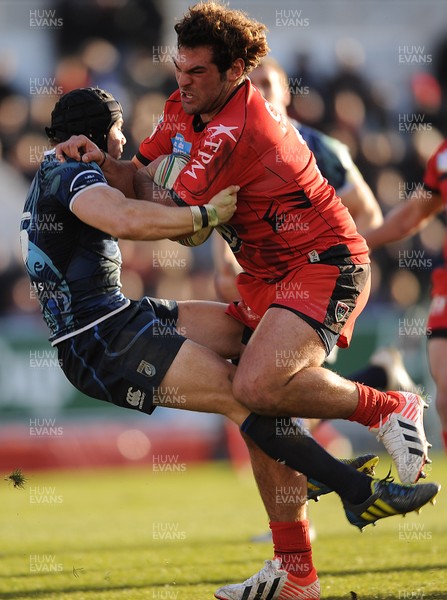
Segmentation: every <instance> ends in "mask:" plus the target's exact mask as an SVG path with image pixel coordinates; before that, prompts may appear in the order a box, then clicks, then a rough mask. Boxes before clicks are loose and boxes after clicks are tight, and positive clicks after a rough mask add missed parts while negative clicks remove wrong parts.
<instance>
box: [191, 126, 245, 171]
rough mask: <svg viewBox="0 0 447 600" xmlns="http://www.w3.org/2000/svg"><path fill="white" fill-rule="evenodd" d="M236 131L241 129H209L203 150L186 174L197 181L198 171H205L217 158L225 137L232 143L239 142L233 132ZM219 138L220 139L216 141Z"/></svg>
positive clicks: (217, 127)
mask: <svg viewBox="0 0 447 600" xmlns="http://www.w3.org/2000/svg"><path fill="white" fill-rule="evenodd" d="M234 129H239V127H236V126H235V127H227V126H225V125H222V124H221V125H214V126H213V127H208V132H209V133H210V134H209V135H208V136H207V138H206V139H205V141H204V142H203V146H202V148H201V149H200V150H199V151H198V152H197V157H196V158H194V160H192V161H191V163H190V164H189V168H188V169H185V171H184V173H185V174H186V175H189V176H190V177H192V178H193V179H197V173H196V171H204V170H205V166H206V165H209V163H210V162H211V161H212V160H213V158H214V157H215V156H216V153H217V152H218V151H219V148H220V147H221V145H222V142H223V141H224V140H223V137H222V136H224V135H225V136H227V137H229V138H230V139H231V140H232V141H234V142H237V139H236V138H235V137H234V135H233V133H232V131H233V130H234ZM214 138H218V139H214Z"/></svg>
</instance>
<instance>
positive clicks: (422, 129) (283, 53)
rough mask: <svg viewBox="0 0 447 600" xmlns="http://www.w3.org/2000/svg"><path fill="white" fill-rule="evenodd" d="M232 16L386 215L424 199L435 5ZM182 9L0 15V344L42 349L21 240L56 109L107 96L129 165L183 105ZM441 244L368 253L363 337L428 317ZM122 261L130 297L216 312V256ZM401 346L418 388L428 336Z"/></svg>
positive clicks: (242, 4) (39, 9)
mask: <svg viewBox="0 0 447 600" xmlns="http://www.w3.org/2000/svg"><path fill="white" fill-rule="evenodd" d="M229 4H230V6H232V7H234V8H240V9H242V10H245V11H246V12H248V13H249V14H250V16H252V17H254V18H256V19H258V20H260V21H262V22H264V23H265V24H266V25H267V26H268V28H269V33H268V39H269V44H270V47H271V50H272V55H273V56H274V57H275V58H277V59H278V60H279V61H280V62H281V63H282V64H283V66H284V67H285V69H286V71H287V73H288V76H289V87H290V90H291V92H292V95H293V102H292V104H291V106H290V115H291V116H293V117H295V118H297V119H299V120H300V121H301V122H303V123H305V124H308V125H311V126H313V127H315V128H318V129H321V130H322V131H324V132H326V133H328V134H330V135H332V136H334V137H336V138H339V139H340V140H342V141H343V142H344V143H345V144H347V145H348V147H349V149H350V151H351V154H352V157H353V159H354V161H355V162H356V164H357V166H358V167H359V168H360V170H361V172H362V174H363V176H364V178H365V179H366V181H367V182H368V183H369V185H370V186H371V188H372V189H373V191H374V193H375V194H376V196H377V198H378V201H379V203H380V205H381V207H382V210H383V212H384V213H386V212H387V211H388V210H390V208H392V207H393V206H394V205H396V204H397V203H399V202H404V201H405V200H406V198H408V196H409V195H410V193H411V192H412V191H414V190H417V189H418V186H420V185H421V181H422V175H423V172H424V165H425V162H426V160H427V158H428V156H429V155H430V154H431V153H432V152H433V151H434V149H435V148H436V147H437V145H438V144H439V143H440V141H441V140H442V139H443V138H444V137H445V136H446V134H447V118H446V110H447V30H446V28H445V7H444V6H442V3H440V2H436V1H432V0H428V2H422V0H421V1H420V2H416V1H411V2H401V1H398V0H394V1H393V0H391V1H389V2H382V1H380V0H377V1H374V2H366V1H364V2H361V1H360V2H358V1H354V0H336V1H332V2H330V3H329V2H324V1H322V0H316V1H315V0H314V1H312V2H311V1H309V0H307V1H303V2H299V3H297V2H292V1H291V0H288V1H284V2H275V3H272V2H266V1H265V0H256V1H255V0H251V1H250V0H240V1H238V2H236V1H233V0H231V2H229ZM187 6H188V3H187V2H184V1H183V0H177V1H175V0H76V2H73V0H44V1H43V0H33V1H28V0H24V1H20V2H14V1H12V0H6V1H5V0H3V1H2V2H1V4H0V182H1V188H0V189H1V196H2V200H1V209H0V210H1V215H2V216H1V219H0V234H1V235H0V323H1V325H0V327H1V328H2V329H3V331H4V332H5V333H6V334H8V335H11V336H17V335H19V334H20V332H21V331H22V330H24V329H27V331H29V330H30V328H31V329H34V328H36V329H37V330H40V328H41V332H42V335H43V336H45V334H46V332H45V330H44V328H43V326H42V325H41V322H40V321H41V319H40V314H39V308H38V305H37V301H36V300H35V298H33V295H32V293H31V291H30V286H29V282H28V279H27V278H26V277H25V274H24V271H23V269H22V261H21V257H20V248H19V243H18V233H17V232H18V221H19V219H20V214H21V210H22V206H23V201H24V197H25V195H26V192H27V187H28V185H29V183H30V181H31V179H32V177H33V175H34V173H35V171H36V169H37V166H38V164H39V162H40V161H41V159H42V157H43V152H44V151H45V150H47V149H48V141H47V138H46V136H45V132H44V126H45V125H48V124H49V118H50V112H51V109H52V107H53V105H54V103H55V102H56V100H57V98H58V96H60V95H61V94H62V93H65V92H67V91H69V90H71V89H73V88H76V87H83V86H91V85H93V86H99V87H102V88H105V89H107V90H109V91H111V92H112V93H113V94H114V95H115V97H116V98H117V99H119V100H120V101H121V103H122V105H123V108H124V115H125V125H124V132H125V135H126V138H127V145H126V147H125V152H124V156H123V158H127V159H130V158H131V157H132V156H133V155H134V153H135V151H136V150H137V149H138V145H139V143H140V142H141V141H142V140H143V139H144V138H145V137H146V136H147V135H149V134H150V132H151V131H152V129H153V127H154V126H155V125H156V123H157V121H158V119H159V118H160V116H161V113H162V111H163V105H164V102H165V100H166V98H167V97H168V96H169V94H170V93H171V92H172V91H174V90H175V89H176V82H175V77H174V72H173V67H172V62H171V60H170V57H171V56H172V54H173V51H174V47H175V33H174V29H173V25H174V23H175V20H176V18H179V17H180V16H181V15H182V14H183V12H184V10H185V9H186V8H187ZM236 179H237V177H236ZM444 232H445V223H444V222H443V219H442V218H441V217H440V218H439V219H436V220H435V221H434V222H433V223H432V224H431V225H430V226H429V227H427V228H426V229H425V230H424V231H423V232H422V233H421V234H420V235H417V236H415V237H414V238H412V239H410V240H408V241H405V242H401V243H399V244H393V245H391V246H389V247H387V248H385V249H383V250H380V251H378V252H376V253H374V255H373V256H372V259H373V290H372V294H371V300H370V306H369V309H368V310H369V311H370V312H369V313H366V315H368V314H373V315H375V316H377V315H379V316H381V317H383V319H381V318H377V320H374V322H373V323H371V321H369V322H368V319H367V316H366V317H362V319H360V321H359V328H360V330H361V329H362V327H364V328H365V329H368V328H369V330H371V329H374V330H375V333H377V330H378V329H380V327H381V323H384V325H383V336H384V337H385V338H386V336H387V335H389V336H395V335H396V334H397V333H398V330H397V325H396V326H395V327H394V329H393V330H392V331H391V332H390V328H389V321H388V320H387V318H386V316H387V315H390V314H391V315H392V316H393V319H395V317H396V315H397V316H398V318H401V317H402V315H407V318H409V317H408V315H409V314H411V315H412V316H413V318H415V319H416V318H417V316H418V315H421V316H422V317H425V316H426V306H427V303H428V296H429V273H430V270H431V269H432V268H433V267H435V266H436V265H437V264H438V263H440V262H441V248H442V242H443V236H444ZM121 248H122V254H123V260H124V265H125V268H124V271H123V287H124V291H125V293H126V294H127V295H129V296H130V297H133V298H138V297H140V296H142V295H143V294H147V295H154V296H159V297H174V298H176V299H187V298H188V299H189V298H197V299H215V298H216V294H215V289H214V281H213V261H212V252H211V247H210V244H209V243H207V244H204V245H203V246H201V247H200V248H197V249H194V250H191V249H188V248H183V247H181V246H179V245H178V244H173V243H171V242H169V241H167V242H159V243H133V242H131V243H127V242H123V243H122V244H121ZM402 252H405V253H406V254H405V256H406V257H411V256H419V258H420V260H419V261H418V263H417V266H416V267H415V268H408V267H402V261H400V260H399V259H400V257H402V256H403V255H402ZM412 252H414V253H418V252H419V254H412ZM407 264H408V263H407ZM419 310H420V312H418V311H419ZM409 311H410V312H409ZM374 318H375V317H374ZM394 322H396V321H394ZM385 341H391V340H385ZM2 343H3V342H2V341H1V340H0V346H1V344H2ZM396 345H400V346H405V345H407V346H408V347H409V351H410V359H411V350H412V348H413V347H414V356H415V358H414V369H415V371H416V373H414V376H415V378H416V380H417V379H418V376H419V379H421V378H423V373H417V369H418V368H421V367H420V362H421V361H420V358H418V356H419V357H420V353H421V352H424V351H425V340H424V338H423V336H422V335H419V337H418V338H417V340H416V341H415V340H409V339H408V336H407V338H405V339H404V336H401V338H399V340H398V341H397V344H396ZM3 376H4V377H5V378H7V377H8V374H7V373H6V372H5V366H4V365H3ZM4 397H5V394H4Z"/></svg>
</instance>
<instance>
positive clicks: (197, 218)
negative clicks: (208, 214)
mask: <svg viewBox="0 0 447 600" xmlns="http://www.w3.org/2000/svg"><path fill="white" fill-rule="evenodd" d="M189 208H190V210H191V214H192V224H193V228H194V233H196V231H199V230H200V229H202V227H203V219H202V213H201V211H200V206H190V207H189Z"/></svg>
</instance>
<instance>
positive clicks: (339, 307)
mask: <svg viewBox="0 0 447 600" xmlns="http://www.w3.org/2000/svg"><path fill="white" fill-rule="evenodd" d="M348 312H349V306H348V305H347V304H346V303H345V302H341V300H339V301H338V302H337V304H336V305H335V320H336V321H337V323H340V322H341V321H343V320H344V318H345V317H346V315H347V314H348Z"/></svg>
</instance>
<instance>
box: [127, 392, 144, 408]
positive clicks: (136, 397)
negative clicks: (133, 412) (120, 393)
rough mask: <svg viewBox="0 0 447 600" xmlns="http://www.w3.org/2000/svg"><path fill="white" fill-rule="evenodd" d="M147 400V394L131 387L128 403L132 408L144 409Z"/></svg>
mask: <svg viewBox="0 0 447 600" xmlns="http://www.w3.org/2000/svg"><path fill="white" fill-rule="evenodd" d="M145 398H146V394H145V393H144V392H142V391H141V390H134V389H133V387H130V388H129V389H128V390H127V395H126V401H127V402H128V403H129V404H130V405H131V406H135V407H136V406H138V408H139V409H141V408H143V402H144V399H145Z"/></svg>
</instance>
